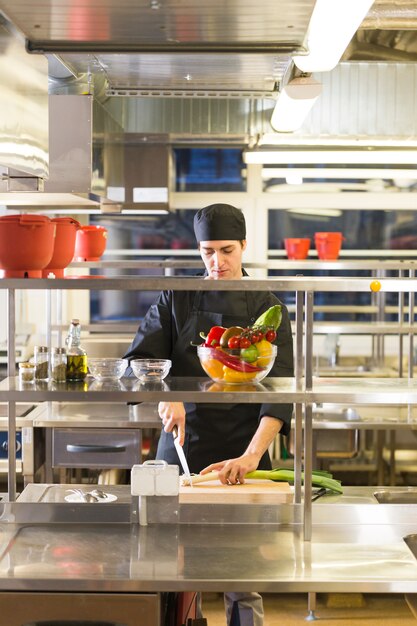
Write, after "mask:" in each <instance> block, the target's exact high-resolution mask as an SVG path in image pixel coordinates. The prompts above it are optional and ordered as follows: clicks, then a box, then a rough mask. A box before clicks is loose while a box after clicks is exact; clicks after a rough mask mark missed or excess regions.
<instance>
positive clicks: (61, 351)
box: [54, 348, 67, 354]
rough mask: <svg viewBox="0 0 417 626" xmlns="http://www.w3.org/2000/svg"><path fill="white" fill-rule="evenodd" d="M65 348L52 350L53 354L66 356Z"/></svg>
mask: <svg viewBox="0 0 417 626" xmlns="http://www.w3.org/2000/svg"><path fill="white" fill-rule="evenodd" d="M66 353H67V350H66V348H54V354H66Z"/></svg>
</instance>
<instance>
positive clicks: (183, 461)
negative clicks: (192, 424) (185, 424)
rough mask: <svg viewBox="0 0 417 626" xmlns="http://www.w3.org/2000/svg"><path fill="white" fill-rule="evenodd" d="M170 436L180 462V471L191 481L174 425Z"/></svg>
mask: <svg viewBox="0 0 417 626" xmlns="http://www.w3.org/2000/svg"><path fill="white" fill-rule="evenodd" d="M172 436H173V437H174V446H175V449H176V451H177V454H178V458H179V460H180V463H181V467H182V471H183V472H184V475H185V477H186V478H187V479H188V480H190V481H191V472H190V468H189V467H188V463H187V459H186V458H185V454H184V450H183V449H182V446H181V445H180V442H179V438H178V428H177V427H176V426H174V428H173V429H172Z"/></svg>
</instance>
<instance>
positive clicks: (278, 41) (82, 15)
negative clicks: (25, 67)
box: [0, 0, 315, 98]
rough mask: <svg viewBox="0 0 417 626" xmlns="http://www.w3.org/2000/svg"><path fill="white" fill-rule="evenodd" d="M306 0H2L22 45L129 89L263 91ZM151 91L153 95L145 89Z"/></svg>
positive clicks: (308, 6) (295, 46)
mask: <svg viewBox="0 0 417 626" xmlns="http://www.w3.org/2000/svg"><path fill="white" fill-rule="evenodd" d="M314 4H315V0H281V1H280V2H279V3H278V2H277V0H257V1H254V0H234V1H230V0H228V1H227V2H225V0H210V2H207V1H206V0H197V1H196V0H180V1H179V0H160V1H159V0H158V1H157V0H146V1H145V2H144V1H139V2H138V0H122V1H121V2H114V0H91V1H84V2H74V1H73V0H49V1H46V2H42V3H38V2H36V3H34V2H33V0H1V2H0V9H1V10H2V11H3V12H4V14H5V16H6V17H7V18H8V19H9V20H10V21H11V22H12V23H13V24H14V25H15V26H16V27H17V28H18V29H19V30H20V31H21V32H22V33H23V34H24V36H25V37H26V39H27V47H28V49H29V50H31V51H41V52H45V53H57V54H60V55H61V58H62V59H63V60H64V61H65V63H66V65H67V66H68V67H69V68H71V70H72V71H73V72H74V73H75V74H83V73H88V72H92V73H94V74H98V73H103V74H104V75H105V77H106V79H107V82H108V87H109V89H110V90H114V91H117V92H118V93H119V94H120V93H121V92H123V91H126V92H129V91H130V90H136V91H138V95H141V93H144V94H145V95H161V94H160V93H159V92H161V91H164V92H165V93H166V94H175V95H181V96H184V95H202V94H220V95H224V96H225V97H226V96H233V95H240V96H241V97H248V96H249V97H261V98H262V97H268V96H271V95H272V94H274V93H276V92H277V86H278V85H279V83H280V81H281V80H282V78H283V76H284V73H285V72H286V70H287V69H288V66H289V64H290V62H291V58H292V56H293V55H294V54H303V53H305V52H306V50H305V48H304V42H305V37H306V32H307V27H308V24H309V20H310V17H311V13H312V11H313V8H314ZM149 90H152V91H153V92H154V94H146V93H145V92H149Z"/></svg>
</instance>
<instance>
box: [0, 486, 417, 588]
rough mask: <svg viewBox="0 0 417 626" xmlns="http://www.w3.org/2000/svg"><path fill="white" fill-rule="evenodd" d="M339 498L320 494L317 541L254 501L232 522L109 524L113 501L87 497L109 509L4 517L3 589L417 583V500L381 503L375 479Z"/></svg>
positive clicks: (0, 545) (0, 536)
mask: <svg viewBox="0 0 417 626" xmlns="http://www.w3.org/2000/svg"><path fill="white" fill-rule="evenodd" d="M29 487H32V486H29ZM47 487H48V486H46V485H45V486H43V488H44V492H45V489H46V488H47ZM54 487H60V486H54ZM117 488H118V489H122V487H121V486H118V487H117ZM125 489H128V487H125ZM40 491H41V489H40V490H39V492H38V495H39V494H40ZM47 493H49V496H47V497H51V495H52V490H51V489H48V490H47ZM32 495H33V494H32ZM21 497H22V498H23V497H24V494H22V496H21ZM26 498H27V501H28V499H30V498H29V494H26ZM331 498H334V499H333V500H332V499H330V500H329V499H328V498H327V497H324V498H322V499H320V500H318V501H317V502H315V503H314V504H313V527H312V540H311V542H305V541H304V540H303V532H302V525H301V524H276V523H257V524H253V523H245V521H246V518H245V514H244V512H245V511H248V512H249V511H250V509H252V505H251V506H249V507H248V505H244V508H243V507H242V508H241V509H240V520H241V522H240V523H233V524H223V523H222V524H220V523H216V522H215V521H213V522H212V523H173V524H155V525H149V526H146V527H142V526H141V527H138V526H136V525H132V524H128V523H125V524H109V523H103V517H105V514H104V513H103V511H105V510H106V509H105V507H106V506H107V505H105V504H93V505H90V504H83V505H80V506H82V507H84V508H89V509H90V510H95V511H96V512H97V515H99V516H100V518H101V519H100V520H99V518H97V520H96V521H95V523H90V524H88V523H85V524H66V523H59V524H56V523H55V524H51V523H50V524H47V523H40V524H30V523H29V524H12V523H7V524H1V525H0V549H1V556H0V590H25V589H29V588H30V589H32V590H37V591H40V590H43V591H47V590H49V591H66V592H69V591H97V592H103V591H107V592H133V591H136V592H137V591H167V590H171V591H185V590H205V591H224V590H240V591H244V590H257V591H260V592H284V591H286V592H306V591H316V592H330V591H333V592H340V591H344V592H354V591H361V592H373V593H383V592H387V593H417V560H416V558H415V557H414V556H413V554H412V552H411V551H410V549H409V548H408V547H407V545H406V543H405V542H404V540H403V537H405V536H407V535H409V534H413V533H415V532H417V521H416V520H417V516H416V507H415V506H413V505H408V506H407V507H405V508H404V507H402V506H400V507H399V509H398V508H396V505H380V504H377V503H376V500H375V498H373V496H372V493H371V491H370V490H369V488H363V489H361V488H358V489H352V488H347V489H346V492H345V494H344V495H343V496H335V497H333V496H332V497H331ZM348 503H350V504H348ZM18 505H19V502H17V503H15V507H16V506H18ZM38 506H39V505H38ZM57 506H59V505H57ZM61 506H62V505H61ZM66 506H69V507H70V508H71V506H72V505H66ZM109 506H110V505H109ZM195 506H196V507H197V508H199V505H195ZM253 507H255V508H256V505H253ZM211 508H212V509H213V508H214V509H215V508H216V507H213V506H212V507H211ZM348 509H349V510H350V511H351V515H350V516H346V511H347V510H348ZM390 511H391V512H392V513H390ZM395 511H397V512H395ZM398 511H399V512H398ZM242 512H243V514H242ZM248 517H250V515H248ZM395 520H396V521H395Z"/></svg>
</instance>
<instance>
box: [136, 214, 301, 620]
mask: <svg viewBox="0 0 417 626" xmlns="http://www.w3.org/2000/svg"><path fill="white" fill-rule="evenodd" d="M194 232H195V236H196V239H197V243H198V247H199V250H200V254H201V258H202V259H203V262H204V265H205V268H206V269H205V272H204V275H203V276H202V279H205V280H239V279H241V278H242V276H247V273H246V271H245V270H244V269H243V268H242V255H243V252H244V250H245V248H246V224H245V218H244V216H243V213H242V212H241V211H240V210H239V209H237V208H235V207H233V206H231V205H228V204H212V205H210V206H207V207H205V208H203V209H201V210H199V211H197V213H196V215H195V217H194ZM275 304H281V303H280V301H279V300H278V299H277V298H276V297H275V296H274V295H273V294H271V293H269V292H254V291H195V292H183V291H163V292H161V293H160V295H159V296H158V298H157V300H156V302H155V304H153V305H152V306H151V307H150V309H149V310H148V312H147V314H146V316H145V317H144V319H143V321H142V323H141V325H140V327H139V329H138V331H137V333H136V336H135V338H134V340H133V342H132V344H131V346H130V348H129V350H128V352H127V354H126V355H125V358H127V359H133V358H147V357H149V358H159V359H171V361H172V368H171V372H170V374H171V375H172V376H204V371H203V369H202V367H201V364H200V361H199V358H198V356H197V349H196V347H195V346H196V344H200V343H202V339H201V336H200V333H201V332H202V333H204V334H205V335H207V334H208V332H209V330H210V328H211V327H213V326H224V327H226V328H228V327H231V326H242V327H246V326H250V325H251V324H253V323H254V322H255V320H256V319H257V318H258V317H259V316H260V315H261V314H262V313H264V311H266V310H267V309H268V308H269V307H271V306H273V305H275ZM275 343H276V345H277V347H278V353H277V357H276V360H275V363H274V365H273V367H272V369H271V372H270V374H269V375H270V376H275V377H276V376H285V377H291V376H293V375H294V373H293V346H292V335H291V326H290V321H289V316H288V311H287V309H286V307H285V306H284V305H282V322H281V325H280V327H279V329H278V332H277V338H276V340H275ZM158 410H159V415H160V417H161V419H162V423H163V426H164V428H163V431H162V433H161V437H160V440H159V444H158V451H157V458H158V459H163V460H165V461H167V462H168V463H172V464H176V465H179V466H180V461H179V458H178V455H177V452H176V450H175V446H174V443H173V436H172V429H173V427H174V426H176V427H177V429H178V437H179V442H180V444H181V445H182V446H183V449H184V452H185V455H186V457H187V461H188V465H189V468H190V471H191V472H192V473H200V472H202V473H206V472H209V471H213V470H216V471H218V472H219V478H220V480H221V482H222V483H225V484H235V483H238V482H244V476H245V474H246V473H248V472H251V471H253V470H255V469H258V468H259V469H271V460H270V458H269V454H268V448H269V446H270V444H271V443H272V442H273V441H274V439H275V437H276V436H277V434H278V433H282V434H283V435H287V434H288V433H289V430H290V421H291V415H292V405H290V404H272V403H267V404H242V403H233V404H231V403H222V404H211V403H207V404H205V403H198V404H194V403H184V404H183V403H182V402H160V403H159V405H158ZM225 602H226V612H227V617H228V622H227V623H228V624H229V625H230V626H232V625H233V626H235V625H236V626H261V624H262V623H263V617H262V616H263V611H262V599H261V598H260V596H259V595H258V594H248V593H246V594H239V593H233V594H225Z"/></svg>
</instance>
